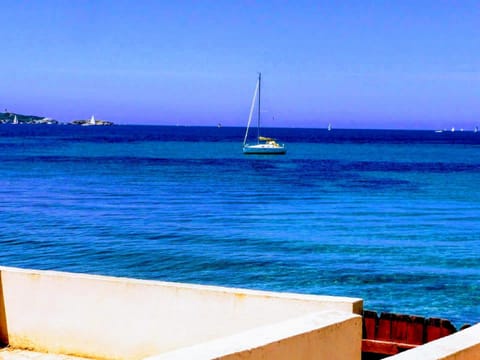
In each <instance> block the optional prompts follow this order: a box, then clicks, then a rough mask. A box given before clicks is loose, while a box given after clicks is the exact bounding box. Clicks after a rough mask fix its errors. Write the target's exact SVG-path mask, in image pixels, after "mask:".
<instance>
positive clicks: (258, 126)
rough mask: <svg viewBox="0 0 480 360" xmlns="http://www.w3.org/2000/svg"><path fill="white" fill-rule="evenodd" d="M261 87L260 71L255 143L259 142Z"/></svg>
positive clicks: (259, 75)
mask: <svg viewBox="0 0 480 360" xmlns="http://www.w3.org/2000/svg"><path fill="white" fill-rule="evenodd" d="M261 88H262V73H258V122H257V143H260V90H261Z"/></svg>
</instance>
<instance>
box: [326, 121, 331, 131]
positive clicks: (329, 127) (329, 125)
mask: <svg viewBox="0 0 480 360" xmlns="http://www.w3.org/2000/svg"><path fill="white" fill-rule="evenodd" d="M327 130H328V131H332V124H330V123H329V124H328V127H327Z"/></svg>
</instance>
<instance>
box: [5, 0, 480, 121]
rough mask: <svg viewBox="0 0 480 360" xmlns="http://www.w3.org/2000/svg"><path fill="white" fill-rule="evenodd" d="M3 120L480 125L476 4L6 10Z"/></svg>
mask: <svg viewBox="0 0 480 360" xmlns="http://www.w3.org/2000/svg"><path fill="white" fill-rule="evenodd" d="M0 14H1V18H2V22H1V23H2V25H1V27H0V41H1V46H2V54H1V57H0V59H1V60H0V65H1V66H0V73H1V82H0V84H1V86H0V111H3V110H4V109H5V108H6V109H8V110H9V111H12V112H16V113H21V114H32V115H40V116H48V117H52V118H55V119H57V120H59V121H65V122H68V121H71V120H74V119H86V118H89V117H90V116H91V115H92V114H94V115H95V117H96V118H98V119H104V120H110V121H114V122H115V123H119V124H127V123H130V124H159V125H164V124H165V125H167V124H182V125H214V126H215V125H216V124H217V123H222V124H223V125H224V126H245V125H246V122H247V118H248V112H249V107H250V102H251V98H252V95H253V91H254V88H255V82H256V78H257V72H259V71H261V72H262V76H263V80H264V81H263V87H262V99H263V100H264V101H263V106H262V110H263V111H262V114H263V117H264V120H265V126H280V127H326V126H327V125H328V123H332V126H333V127H334V128H400V129H422V128H426V129H437V128H450V127H452V126H455V127H456V128H462V127H463V128H465V129H472V128H473V127H474V126H475V125H478V126H480V1H478V0H477V1H469V0H461V1H453V0H452V1H442V0H431V1H427V0H416V1H413V0H397V1H395V0H391V1H387V0H376V1H369V0H358V1H331V0H330V1H327V0H325V1H321V0H317V1H303V0H296V1H293V0H292V1H253V0H252V1H235V0H212V1H210V0H203V1H201V0H199V1H181V0H179V1H168V0H165V1H163V0H151V1H150V0H139V1H135V0H131V1H123V0H111V1H108V0H95V1H88V0H71V1H65V0H58V1H57V0H39V1H30V0H1V1H0Z"/></svg>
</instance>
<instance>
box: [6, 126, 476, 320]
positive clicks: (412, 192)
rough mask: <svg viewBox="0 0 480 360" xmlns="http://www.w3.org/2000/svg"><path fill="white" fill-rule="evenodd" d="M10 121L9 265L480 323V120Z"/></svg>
mask: <svg viewBox="0 0 480 360" xmlns="http://www.w3.org/2000/svg"><path fill="white" fill-rule="evenodd" d="M264 132H265V135H268V136H272V137H275V138H277V139H278V140H279V142H284V143H285V144H286V147H287V151H288V152H287V154H286V155H277V156H271V155H270V156H268V155H267V156H266V155H263V156H262V155H244V154H243V153H242V143H243V136H244V129H243V128H240V127H238V128H236V127H194V126H191V127H187V126H134V125H115V126H105V127H103V126H90V127H82V126H73V125H0V230H1V231H0V254H1V255H0V265H2V266H12V267H20V268H27V269H46V270H59V271H69V272H76V273H88V274H102V275H109V276H119V277H129V278H139V279H153V280H162V281H172V282H185V283H195V284H208V285H219V286H227V287H235V288H246V289H260V290H267V291H279V292H293V293H305V294H319V295H336V296H348V297H358V298H362V299H363V300H364V308H365V309H369V310H374V311H377V312H396V313H400V314H409V315H418V316H425V317H439V318H444V319H448V320H450V321H452V323H453V324H454V325H455V326H457V327H459V326H462V325H463V324H474V323H477V322H480V133H478V134H477V133H474V132H473V131H464V132H460V131H456V132H451V131H445V132H441V133H437V132H434V131H406V130H348V129H333V130H332V131H327V129H297V128H292V129H274V128H272V129H265V130H264Z"/></svg>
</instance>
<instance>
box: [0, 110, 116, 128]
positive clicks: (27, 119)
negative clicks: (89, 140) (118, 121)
mask: <svg viewBox="0 0 480 360" xmlns="http://www.w3.org/2000/svg"><path fill="white" fill-rule="evenodd" d="M0 124H12V125H13V124H18V125H23V124H27V125H80V126H92V125H93V126H110V125H114V123H113V122H111V121H106V120H96V119H95V118H94V117H93V116H92V117H91V118H90V119H88V120H73V121H71V122H69V123H63V122H59V121H57V120H55V119H52V118H49V117H43V116H37V115H23V114H16V113H13V112H9V111H5V112H0Z"/></svg>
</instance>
